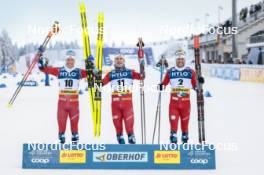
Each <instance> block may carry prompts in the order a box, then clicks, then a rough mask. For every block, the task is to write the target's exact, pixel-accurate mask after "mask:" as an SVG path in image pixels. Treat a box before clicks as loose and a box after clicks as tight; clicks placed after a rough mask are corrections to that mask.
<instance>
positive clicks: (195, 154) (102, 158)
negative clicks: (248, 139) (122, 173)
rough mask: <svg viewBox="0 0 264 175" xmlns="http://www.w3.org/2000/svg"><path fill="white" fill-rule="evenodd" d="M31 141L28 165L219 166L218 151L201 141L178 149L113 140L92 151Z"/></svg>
mask: <svg viewBox="0 0 264 175" xmlns="http://www.w3.org/2000/svg"><path fill="white" fill-rule="evenodd" d="M28 145H29V144H24V145H23V168H25V169H109V170H111V169H113V170H114V169H116V170H117V169H124V170H129V169H153V170H154V169H163V170H184V169H185V170H187V169H197V170H200V169H203V170H205V169H215V151H214V150H210V149H209V147H206V146H205V150H201V147H200V146H199V145H190V146H189V147H190V148H191V149H192V150H190V149H188V150H185V149H181V146H180V148H179V149H177V150H175V149H173V148H170V147H169V146H165V147H164V148H167V149H164V150H161V147H160V145H141V144H138V145H111V144H109V145H105V149H104V150H89V151H87V150H85V149H81V150H78V149H75V148H73V149H67V150H66V149H64V150H61V149H59V150H54V149H53V147H47V148H45V149H47V150H39V149H40V148H41V149H42V147H40V148H39V147H37V146H35V144H33V146H28ZM196 147H197V148H196ZM34 148H35V149H37V150H35V149H34ZM54 148H55V147H54ZM69 148H70V147H69ZM198 149H199V150H198Z"/></svg>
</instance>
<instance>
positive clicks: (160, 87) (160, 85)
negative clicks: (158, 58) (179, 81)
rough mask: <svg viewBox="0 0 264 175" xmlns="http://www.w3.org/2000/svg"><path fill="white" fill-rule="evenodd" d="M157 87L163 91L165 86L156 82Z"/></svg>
mask: <svg viewBox="0 0 264 175" xmlns="http://www.w3.org/2000/svg"><path fill="white" fill-rule="evenodd" d="M157 88H158V90H159V91H163V90H164V89H165V86H164V85H163V84H162V83H161V84H158V86H157Z"/></svg>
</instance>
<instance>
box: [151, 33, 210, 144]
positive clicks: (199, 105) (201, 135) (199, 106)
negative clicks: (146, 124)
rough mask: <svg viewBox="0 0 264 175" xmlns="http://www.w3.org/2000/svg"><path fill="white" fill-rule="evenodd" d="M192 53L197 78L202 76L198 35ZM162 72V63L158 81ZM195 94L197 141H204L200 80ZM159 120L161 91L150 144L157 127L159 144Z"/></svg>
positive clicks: (201, 85)
mask: <svg viewBox="0 0 264 175" xmlns="http://www.w3.org/2000/svg"><path fill="white" fill-rule="evenodd" d="M194 55H195V71H196V76H197V79H199V78H200V77H202V73H201V57H200V43H199V37H198V36H195V37H194ZM163 72H164V65H161V67H160V82H161V81H162V77H163ZM196 96H197V110H198V135H199V143H204V142H205V129H204V96H203V84H202V83H200V82H198V83H197V87H196ZM160 122H161V92H159V97H158V104H157V108H156V114H155V122H154V131H153V137H152V144H154V140H155V135H156V128H157V127H158V143H159V144H160ZM157 125H158V126H157Z"/></svg>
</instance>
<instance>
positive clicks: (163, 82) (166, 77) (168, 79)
mask: <svg viewBox="0 0 264 175" xmlns="http://www.w3.org/2000/svg"><path fill="white" fill-rule="evenodd" d="M169 82H170V76H169V70H168V71H167V72H166V74H165V77H164V80H163V81H162V84H163V85H164V86H167V85H168V84H169Z"/></svg>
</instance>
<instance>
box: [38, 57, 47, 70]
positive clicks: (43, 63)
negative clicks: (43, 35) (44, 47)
mask: <svg viewBox="0 0 264 175" xmlns="http://www.w3.org/2000/svg"><path fill="white" fill-rule="evenodd" d="M47 66H48V64H47V60H46V59H45V58H44V57H43V56H41V57H40V58H39V61H38V67H39V69H44V68H45V67H47Z"/></svg>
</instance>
